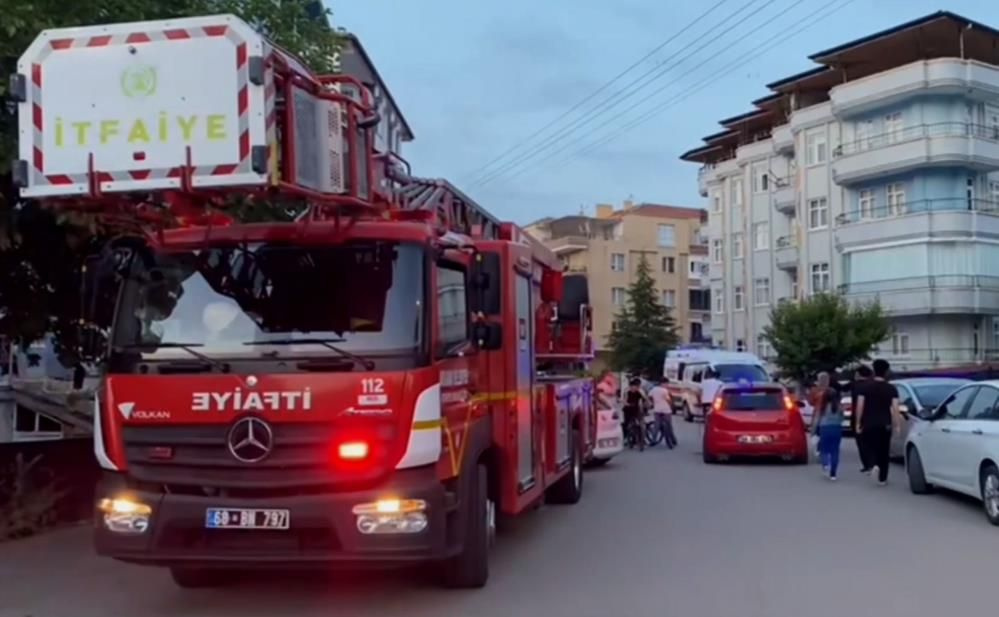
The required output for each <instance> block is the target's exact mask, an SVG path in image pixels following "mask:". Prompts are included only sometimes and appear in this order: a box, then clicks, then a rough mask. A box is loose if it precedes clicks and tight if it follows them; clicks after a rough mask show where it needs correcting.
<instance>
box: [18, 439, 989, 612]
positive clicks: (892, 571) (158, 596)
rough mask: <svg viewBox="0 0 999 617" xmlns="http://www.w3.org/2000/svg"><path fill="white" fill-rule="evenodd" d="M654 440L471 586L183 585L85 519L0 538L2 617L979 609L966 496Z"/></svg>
mask: <svg viewBox="0 0 999 617" xmlns="http://www.w3.org/2000/svg"><path fill="white" fill-rule="evenodd" d="M678 429H679V431H678V433H679V437H680V440H681V444H680V447H679V449H678V450H674V451H672V452H668V451H665V450H663V449H662V448H661V447H660V448H655V449H652V450H647V451H646V452H645V453H642V454H638V453H625V454H624V455H622V456H621V457H619V458H618V459H616V460H615V461H613V462H612V463H611V464H610V465H608V466H607V467H606V468H604V469H599V470H594V471H592V472H589V473H588V474H587V476H586V484H585V490H584V497H583V501H582V502H581V503H580V504H579V505H578V506H574V507H551V508H547V509H546V510H542V511H541V512H537V513H535V514H533V515H531V516H529V517H528V518H527V520H525V521H523V522H522V523H521V524H519V525H518V526H517V527H516V528H515V529H514V530H512V531H511V532H510V533H509V534H507V535H503V536H501V537H500V539H499V544H498V545H497V547H496V549H495V552H494V556H493V561H492V578H491V579H490V581H489V584H488V586H487V587H486V588H485V589H484V590H480V591H472V592H454V591H444V590H441V589H438V588H436V587H435V586H434V584H433V582H432V581H431V580H429V579H428V577H427V576H426V575H424V574H422V573H420V572H399V573H395V574H390V575H386V574H370V575H357V574H355V575H351V576H347V577H344V576H329V575H323V576H310V577H280V578H275V577H271V578H268V577H266V576H263V577H259V576H258V577H256V578H254V579H252V580H248V581H246V582H242V583H240V584H238V585H236V586H234V587H230V588H226V589H218V590H206V591H185V590H181V589H178V588H176V587H174V585H173V583H172V582H171V581H170V579H169V576H168V574H167V573H166V572H165V571H161V570H155V569H147V568H141V567H136V566H129V565H124V564H118V563H115V562H113V561H110V560H105V559H100V558H97V557H95V556H93V554H92V552H91V549H90V544H89V540H90V538H89V533H88V529H87V528H74V529H67V530H62V531H58V532H55V533H52V534H48V535H45V536H42V537H38V538H34V539H30V540H26V541H20V542H13V543H8V544H4V545H0V615H2V616H3V617H26V616H28V615H30V616H32V617H108V616H118V615H136V616H142V617H154V616H159V615H163V616H167V615H170V616H176V615H184V616H185V617H201V616H205V617H208V616H211V617H225V616H229V615H232V616H239V617H254V616H257V615H260V616H263V615H267V616H273V615H286V616H288V617H297V616H303V617H304V616H311V615H316V616H318V615H323V616H336V615H345V616H346V615H350V616H352V617H362V616H364V615H372V616H374V615H377V616H379V617H392V616H396V615H399V616H402V615H405V616H406V617H421V616H428V617H429V616H433V617H440V616H441V615H455V616H464V615H468V616H474V617H492V616H497V617H512V616H534V615H538V616H541V615H544V616H546V617H561V616H563V615H565V616H572V617H591V616H592V617H598V616H605V615H606V616H620V617H645V616H652V615H655V616H661V615H675V616H678V617H728V616H736V615H738V616H740V617H742V616H745V617H791V616H792V615H799V614H807V615H809V617H826V616H830V617H831V616H834V615H837V616H838V615H844V614H856V615H912V616H922V615H927V616H929V615H940V614H947V613H949V614H961V615H970V614H976V613H981V614H985V613H986V611H993V610H994V608H993V602H992V599H991V598H992V592H991V591H990V590H991V589H992V585H993V581H994V578H995V576H994V572H995V564H996V560H995V555H996V554H997V548H999V530H997V529H994V528H992V527H991V526H990V525H988V523H987V522H986V520H985V517H984V516H983V515H982V513H981V506H980V505H979V504H977V503H974V502H971V501H968V500H965V499H962V498H959V497H955V496H952V495H930V496H915V495H911V494H910V493H909V491H908V488H907V486H906V482H905V477H904V474H903V469H902V467H901V466H893V468H892V476H891V478H890V484H889V486H888V487H884V488H880V487H877V486H875V484H874V483H873V482H872V481H871V479H870V478H869V477H867V476H862V475H860V474H859V473H858V472H857V468H858V463H857V457H856V451H855V449H854V447H853V442H852V440H846V441H844V463H843V468H842V470H841V472H840V476H841V477H840V480H839V482H838V483H835V484H834V483H830V482H828V481H827V480H826V479H825V478H823V477H822V476H821V474H820V472H819V469H818V466H817V465H814V464H812V465H809V466H807V467H800V466H799V467H795V466H787V465H782V464H777V463H774V464H760V463H756V464H745V463H737V464H729V465H713V466H707V465H704V464H703V463H702V462H701V458H700V454H699V439H698V436H699V430H700V425H688V424H685V423H683V422H679V423H678Z"/></svg>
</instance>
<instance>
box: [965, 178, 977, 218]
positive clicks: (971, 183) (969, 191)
mask: <svg viewBox="0 0 999 617" xmlns="http://www.w3.org/2000/svg"><path fill="white" fill-rule="evenodd" d="M965 194H966V195H967V196H968V210H975V206H976V204H975V176H968V184H967V188H966V189H965Z"/></svg>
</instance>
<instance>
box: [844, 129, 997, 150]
mask: <svg viewBox="0 0 999 617" xmlns="http://www.w3.org/2000/svg"><path fill="white" fill-rule="evenodd" d="M927 137H974V138H977V139H986V140H989V141H995V142H999V126H992V125H985V124H976V123H973V122H936V123H932V124H917V125H915V126H905V127H901V128H898V129H896V130H893V131H885V132H883V133H878V134H877V135H869V136H866V137H861V138H859V139H854V140H853V141H848V142H845V143H843V144H841V145H839V146H837V147H836V148H834V149H833V156H834V157H840V156H849V155H851V154H858V153H860V152H866V151H867V150H877V149H878V148H886V147H888V146H894V145H896V144H901V143H905V142H909V141H916V140H919V139H925V138H927Z"/></svg>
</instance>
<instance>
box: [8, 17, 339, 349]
mask: <svg viewBox="0 0 999 617" xmlns="http://www.w3.org/2000/svg"><path fill="white" fill-rule="evenodd" d="M219 13H233V14H236V15H238V16H240V17H242V18H243V19H245V20H246V21H247V22H248V23H250V24H252V25H254V26H255V27H256V28H258V29H259V30H260V31H261V32H265V33H267V34H268V36H270V37H271V38H272V39H274V40H275V41H276V42H277V43H278V44H280V45H281V46H282V47H283V48H285V49H287V50H289V51H290V52H292V53H294V54H296V55H298V56H299V57H300V58H302V60H304V61H305V62H306V63H307V64H308V65H309V66H310V67H311V68H313V69H314V70H315V71H316V72H318V73H332V72H334V70H335V69H336V52H337V50H338V49H339V44H340V42H341V34H340V33H338V32H337V31H335V30H333V29H332V28H331V27H330V25H329V21H328V18H329V16H330V12H329V10H327V9H325V8H324V7H323V4H322V2H321V1H319V0H281V1H278V2H276V1H275V0H101V1H100V2H64V1H62V0H25V1H23V2H8V3H5V6H4V12H3V19H2V20H0V76H2V79H0V335H6V336H8V337H12V338H15V339H20V340H22V341H31V340H34V339H37V337H38V336H40V335H42V334H44V333H46V332H56V333H58V334H60V335H67V334H68V333H70V332H72V331H73V330H74V328H73V325H72V323H73V321H74V320H75V319H77V316H78V313H79V308H80V297H79V293H78V290H79V288H80V278H79V268H80V266H81V264H82V262H83V259H84V258H85V257H86V256H87V255H88V254H90V253H92V252H93V251H94V249H95V248H96V247H99V246H100V245H101V243H102V238H103V237H104V235H105V234H106V233H109V232H111V231H113V230H107V229H101V228H98V227H97V226H96V225H95V222H94V219H93V217H82V218H81V217H79V216H72V217H70V216H59V217H57V216H55V215H53V214H52V213H50V212H46V211H44V210H43V209H42V208H41V207H40V205H41V204H38V203H33V204H20V203H19V197H18V194H17V190H16V189H15V187H14V186H13V183H12V182H11V179H10V167H11V162H12V161H13V160H14V159H15V158H16V157H17V117H16V113H15V110H16V106H15V105H14V104H13V102H12V101H11V100H10V99H9V98H8V92H7V79H6V76H7V75H10V74H12V73H14V72H15V69H16V64H17V59H18V58H19V57H20V55H21V54H22V53H23V52H24V50H25V49H27V47H28V45H29V44H30V43H31V41H32V40H33V39H34V38H35V36H37V35H38V33H39V32H41V31H42V30H45V29H47V28H58V27H65V26H78V25H87V24H101V23H113V22H117V23H121V22H129V21H142V20H149V19H165V18H172V17H186V16H193V15H211V14H219ZM247 208H248V213H249V214H250V215H253V214H254V213H253V212H252V204H250V205H249V206H248V207H247ZM243 209H244V208H240V212H242V211H243Z"/></svg>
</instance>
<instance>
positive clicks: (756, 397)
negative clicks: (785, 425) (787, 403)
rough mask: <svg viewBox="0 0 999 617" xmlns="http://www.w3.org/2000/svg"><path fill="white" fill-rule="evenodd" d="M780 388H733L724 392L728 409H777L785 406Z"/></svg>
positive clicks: (723, 401)
mask: <svg viewBox="0 0 999 617" xmlns="http://www.w3.org/2000/svg"><path fill="white" fill-rule="evenodd" d="M782 399H783V396H782V395H781V392H780V391H779V390H762V389H754V390H731V391H726V392H723V393H722V409H724V410H726V411H776V410H780V409H783V408H784V402H783V400H782Z"/></svg>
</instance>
